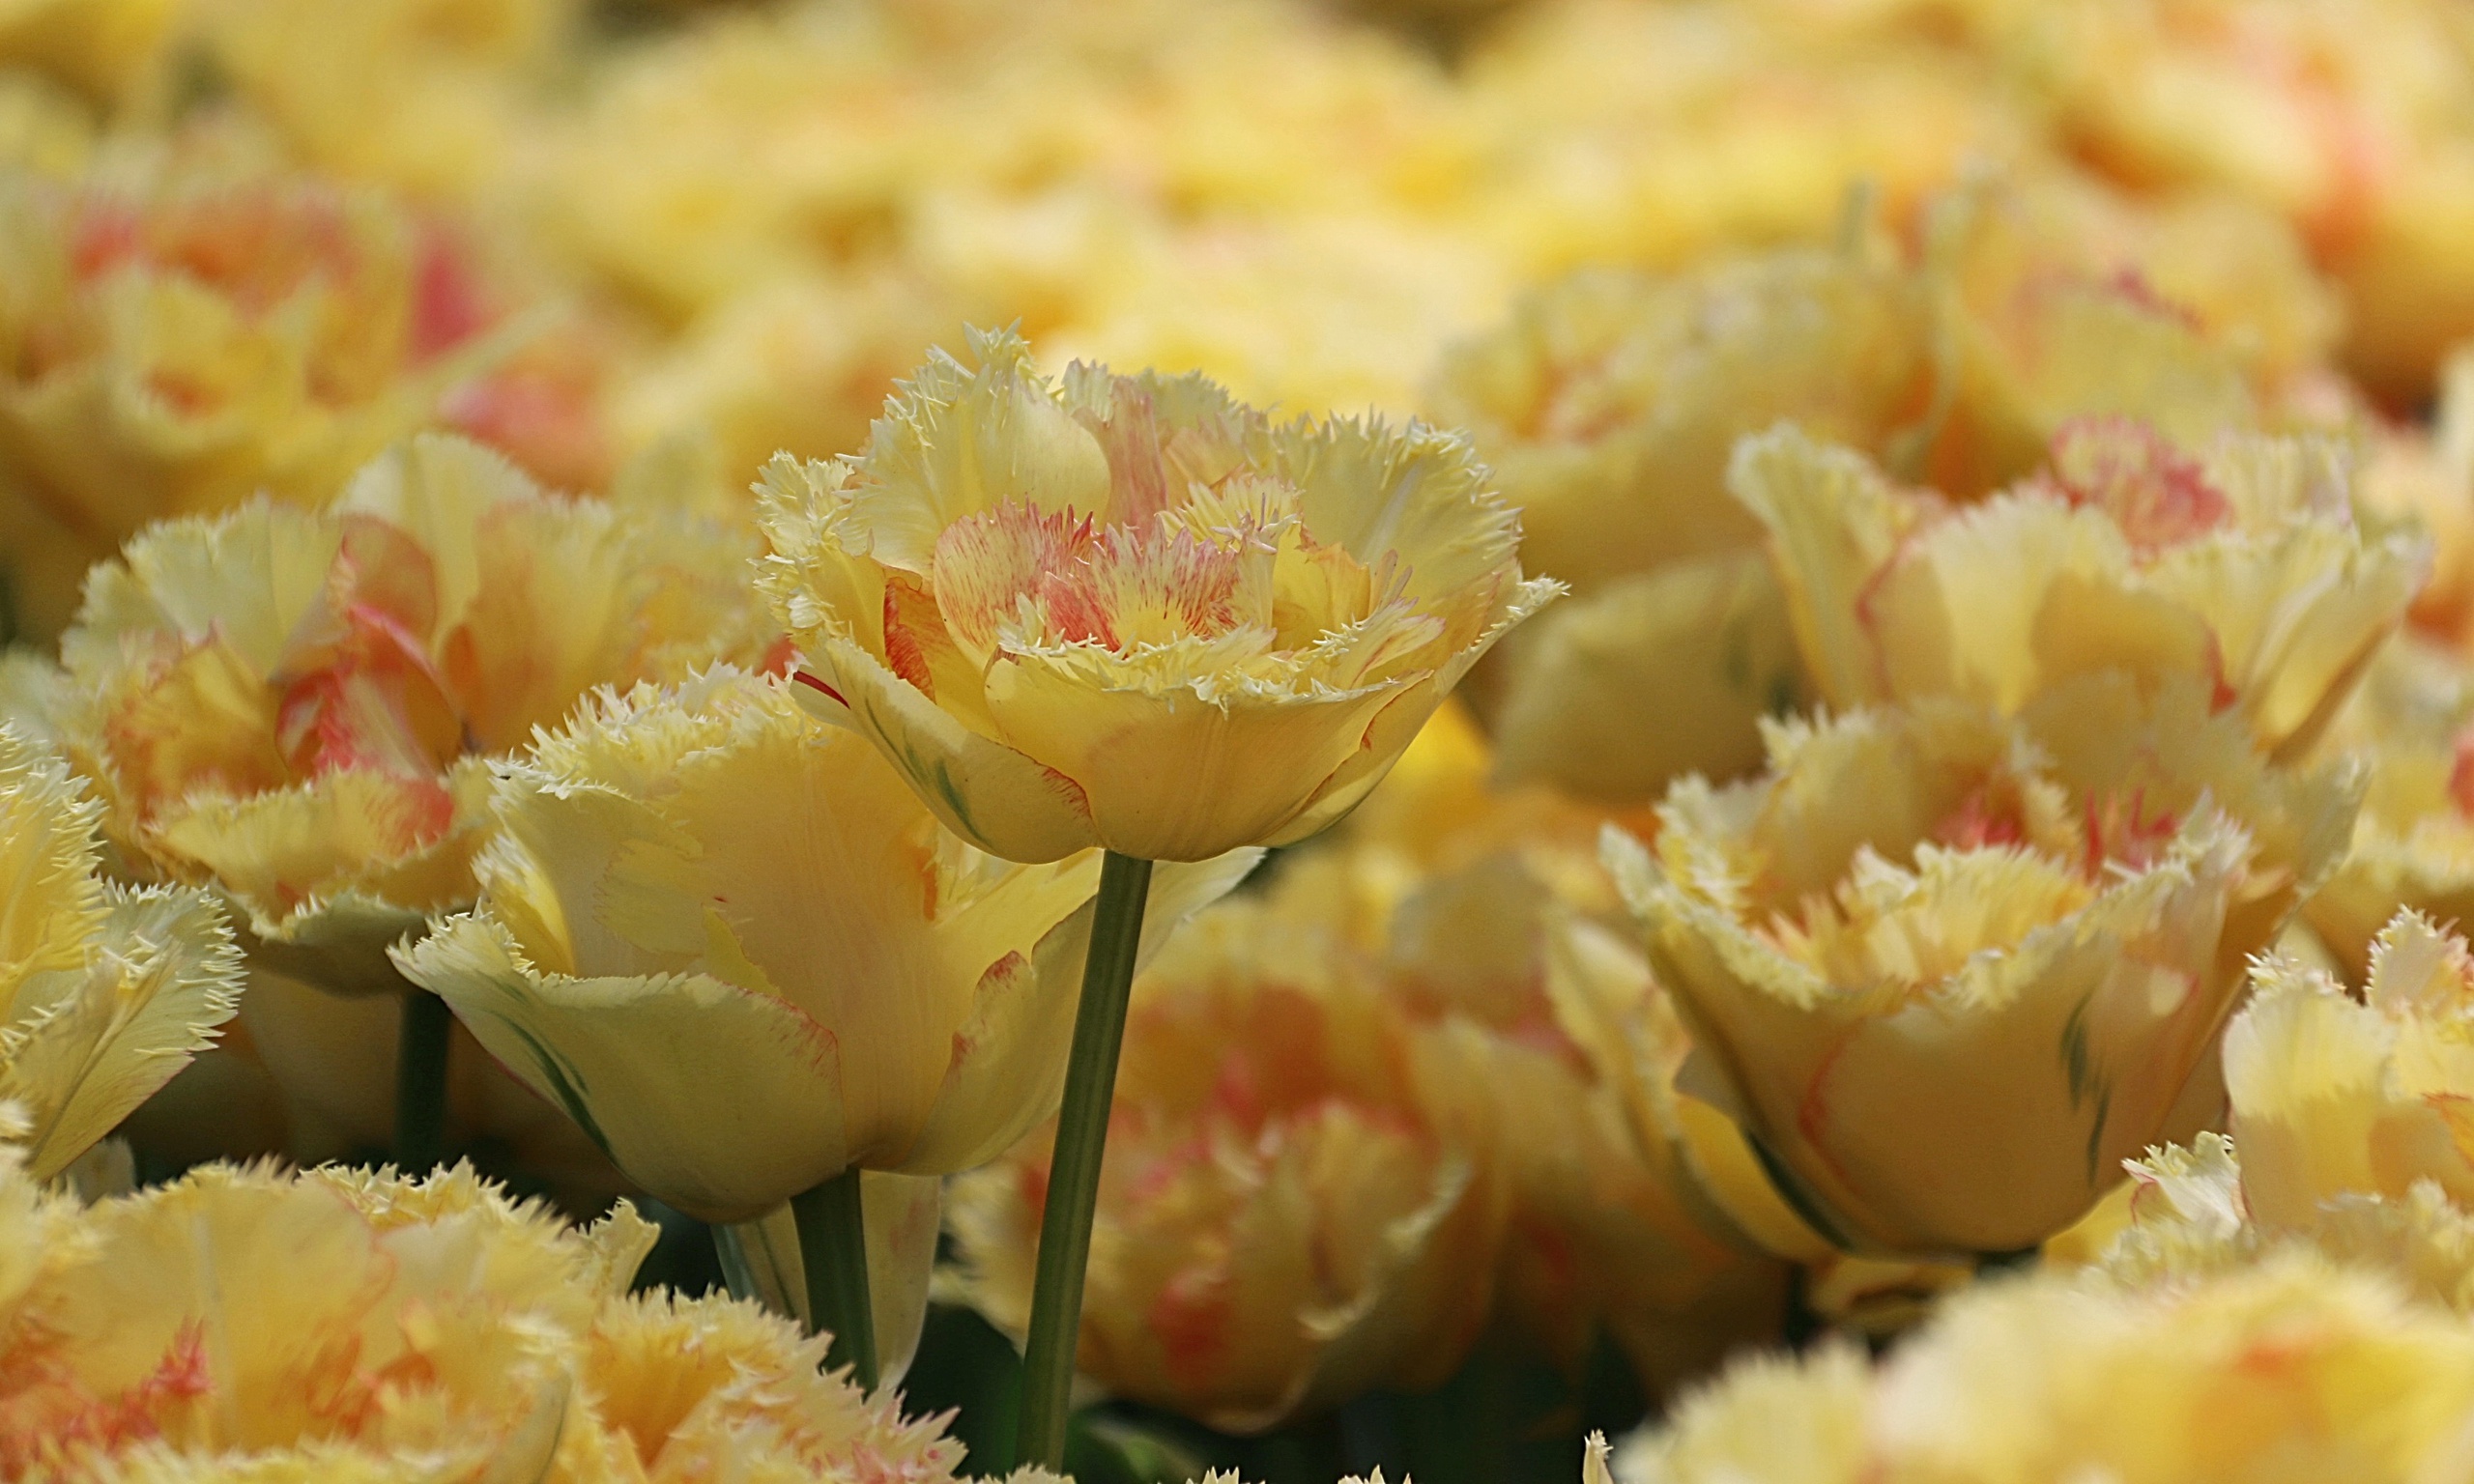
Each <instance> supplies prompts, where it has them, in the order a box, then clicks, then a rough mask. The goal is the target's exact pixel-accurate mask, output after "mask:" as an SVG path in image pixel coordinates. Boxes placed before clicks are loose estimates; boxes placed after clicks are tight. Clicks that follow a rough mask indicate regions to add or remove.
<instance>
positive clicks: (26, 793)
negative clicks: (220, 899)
mask: <svg viewBox="0 0 2474 1484" xmlns="http://www.w3.org/2000/svg"><path fill="white" fill-rule="evenodd" d="M101 812H102V811H101V805H100V804H98V803H96V802H95V801H94V800H93V799H92V798H90V797H89V796H88V795H87V792H86V790H85V788H84V786H83V785H82V783H80V782H79V781H77V780H74V779H72V777H71V776H70V773H69V770H68V768H67V766H66V765H65V764H64V763H62V762H61V761H60V760H59V759H58V758H56V757H54V756H49V755H48V754H46V753H45V752H43V750H42V749H40V748H38V747H36V746H35V745H34V744H32V743H30V742H28V741H27V740H25V739H24V738H23V737H21V736H19V735H18V734H17V733H16V732H15V731H14V730H11V729H9V728H0V872H5V876H6V879H7V881H8V883H9V886H8V892H9V897H8V902H7V911H6V913H5V914H0V1102H9V1103H14V1104H16V1105H17V1108H18V1111H19V1113H20V1115H21V1116H22V1117H23V1118H24V1119H25V1120H26V1121H27V1126H26V1127H22V1128H19V1129H16V1130H15V1131H14V1135H13V1137H14V1138H15V1139H16V1140H17V1141H18V1142H19V1143H20V1144H21V1145H22V1149H23V1157H24V1158H25V1160H26V1161H27V1163H28V1165H29V1167H30V1170H31V1173H32V1174H33V1176H34V1178H35V1179H37V1180H49V1179H51V1178H52V1177H53V1176H56V1175H58V1174H59V1173H60V1172H61V1171H62V1170H64V1169H66V1168H67V1167H68V1166H69V1165H70V1164H71V1163H72V1161H74V1160H75V1159H76V1158H77V1157H78V1156H80V1155H82V1154H84V1153H85V1152H86V1150H87V1149H88V1148H89V1147H90V1146H92V1145H93V1144H94V1143H95V1142H96V1141H97V1140H99V1139H101V1138H102V1137H103V1136H104V1135H105V1134H107V1133H109V1132H111V1130H112V1129H113V1127H116V1126H117V1125H118V1124H119V1123H120V1122H121V1120H122V1119H123V1118H126V1117H127V1116H128V1115H129V1112H130V1111H131V1110H133V1109H135V1108H136V1107H137V1106H138V1105H139V1104H140V1103H142V1102H144V1101H145V1100H146V1099H148V1098H150V1097H152V1096H154V1094H155V1093H156V1092H157V1091H158V1090H159V1089H160V1088H161V1087H162V1086H163V1084H164V1083H166V1082H168V1081H170V1080H171V1078H172V1076H173V1074H174V1073H175V1072H177V1071H179V1070H181V1069H182V1068H183V1067H185V1066H187V1065H188V1063H189V1060H190V1058H191V1057H192V1056H193V1055H194V1054H196V1053H197V1052H199V1051H203V1050H205V1049H206V1048H207V1047H209V1046H211V1045H212V1044H213V1043H214V1042H215V1038H216V1027H218V1026H220V1025H221V1024H222V1023H223V1022H224V1021H226V1020H227V1019H229V1018H230V1017H231V1014H232V1009H233V1003H234V999H235V996H236V994H237V991H238V990H239V987H240V978H241V955H240V950H239V949H238V948H237V947H236V946H235V945H234V944H233V941H232V929H231V928H230V927H229V926H228V925H227V924H226V922H225V920H224V916H223V913H222V911H221V909H220V908H219V907H218V906H217V905H216V902H215V901H214V900H213V899H211V898H210V897H208V896H207V895H206V894H205V893H203V892H199V891H195V890H192V889H189V888H186V887H130V886H123V885H120V884H118V883H115V882H110V881H106V880H105V879H103V878H102V876H101V866H102V846H101V842H100V841H99V840H98V839H97V838H96V828H95V826H96V820H97V817H98V816H99V815H100V814H101Z"/></svg>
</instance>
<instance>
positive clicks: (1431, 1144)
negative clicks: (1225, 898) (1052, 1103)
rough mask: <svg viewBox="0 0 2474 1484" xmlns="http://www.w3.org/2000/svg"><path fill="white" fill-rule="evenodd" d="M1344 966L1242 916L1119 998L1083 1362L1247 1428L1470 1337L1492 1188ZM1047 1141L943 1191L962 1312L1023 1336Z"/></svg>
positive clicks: (1483, 1285)
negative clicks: (973, 1310)
mask: <svg viewBox="0 0 2474 1484" xmlns="http://www.w3.org/2000/svg"><path fill="white" fill-rule="evenodd" d="M1415 1061H1416V1059H1415V1057H1414V1055H1413V1050H1412V1046H1411V1044H1410V1039H1409V1035H1408V1026H1407V1024H1406V1022H1405V1021H1404V1019H1403V1018H1402V1016H1401V1014H1400V1012H1399V1010H1398V1008H1397V1007H1396V1006H1395V1005H1394V1004H1393V1003H1392V1002H1391V1001H1389V1000H1388V999H1387V998H1385V996H1384V995H1383V994H1382V992H1381V990H1380V988H1379V985H1377V984H1376V983H1375V982H1374V981H1373V980H1372V978H1371V977H1370V976H1369V974H1368V973H1367V971H1366V966H1365V964H1364V962H1363V960H1361V959H1359V958H1357V957H1356V956H1352V955H1350V954H1349V953H1347V952H1346V950H1345V949H1344V948H1343V946H1342V940H1340V939H1338V937H1337V936H1336V935H1334V934H1332V933H1330V932H1328V931H1325V930H1321V929H1320V928H1319V927H1318V925H1316V924H1314V923H1312V922H1311V921H1310V920H1300V919H1299V918H1298V917H1296V916H1295V915H1292V914H1286V913H1278V912H1275V911H1274V910H1272V909H1269V908H1267V907H1265V906H1264V905H1263V904H1261V903H1260V902H1257V901H1252V900H1240V901H1232V902H1229V903H1226V904H1224V905H1223V906H1222V907H1220V908H1218V909H1216V910H1215V911H1213V912H1210V913H1207V914H1205V915H1204V916H1203V917H1202V918H1201V919H1200V920H1198V921H1197V922H1196V923H1195V924H1194V926H1193V927H1192V928H1188V929H1187V931H1186V932H1185V933H1184V934H1183V935H1182V936H1181V937H1179V938H1178V940H1177V941H1176V942H1175V943H1174V944H1172V945H1171V946H1170V948H1169V950H1168V951H1167V953H1166V954H1165V955H1164V956H1162V958H1161V960H1160V962H1159V963H1158V965H1157V966H1156V967H1155V968H1153V969H1152V971H1151V972H1150V973H1149V974H1147V975H1146V976H1144V977H1143V978H1142V979H1139V980H1137V981H1136V985H1135V991H1134V1005H1133V1009H1132V1012H1131V1013H1130V1014H1129V1016H1128V1018H1127V1022H1126V1040H1125V1055H1124V1060H1123V1062H1122V1063H1121V1064H1120V1066H1119V1070H1118V1076H1117V1090H1116V1102H1115V1108H1114V1112H1113V1113H1112V1115H1111V1124H1110V1129H1109V1143H1108V1162H1107V1163H1106V1164H1105V1165H1104V1166H1103V1167H1102V1170H1101V1179H1100V1203H1099V1213H1098V1219H1097V1224H1096V1226H1095V1228H1094V1231H1093V1234H1092V1240H1091V1261H1090V1270H1089V1278H1088V1285H1089V1286H1088V1288H1087V1289H1086V1291H1085V1298H1084V1300H1083V1306H1082V1327H1081V1333H1080V1353H1079V1354H1080V1369H1081V1371H1082V1373H1083V1374H1085V1375H1088V1376H1090V1377H1092V1378H1093V1379H1095V1380H1097V1381H1098V1382H1099V1383H1100V1384H1103V1385H1105V1386H1107V1387H1108V1388H1109V1389H1110V1390H1112V1391H1115V1392H1117V1393H1119V1394H1122V1395H1125V1396H1129V1397H1132V1398H1135V1399H1136V1400H1138V1401H1143V1402H1147V1403H1150V1404H1152V1405H1155V1406H1161V1407H1166V1408H1169V1409H1172V1410H1174V1411H1177V1412H1181V1413H1186V1414H1188V1415H1191V1416H1194V1417H1198V1418H1200V1419H1202V1420H1203V1421H1205V1422H1207V1423H1209V1424H1210V1425H1212V1426H1214V1427H1218V1428H1222V1429H1223V1430H1228V1431H1238V1432H1255V1431H1260V1430H1263V1429H1267V1428H1270V1427H1274V1426H1277V1425H1279V1424H1280V1422H1282V1421H1284V1420H1286V1419H1288V1418H1290V1417H1293V1416H1297V1415H1300V1414H1303V1413H1311V1412H1317V1411H1321V1410H1323V1409H1325V1408H1328V1407H1331V1406H1335V1405H1338V1403H1340V1402H1343V1401H1346V1400H1347V1399H1348V1398H1350V1397H1352V1396H1354V1395H1356V1394H1358V1393H1359V1392H1362V1391H1364V1390H1366V1389H1367V1388H1368V1387H1371V1386H1376V1385H1385V1384H1390V1385H1399V1386H1405V1387H1409V1388H1412V1389H1416V1388H1421V1387H1424V1386H1430V1385H1434V1384H1439V1383H1440V1382H1441V1381H1443V1380H1444V1379H1445V1378H1446V1377H1448V1376H1450V1375H1451V1374H1452V1372H1453V1370H1454V1369H1456V1368H1457V1367H1458V1365H1459V1363H1460V1361H1461V1359H1462V1358H1463V1357H1464V1356H1466V1355H1467V1354H1468V1351H1469V1347H1470V1345H1471V1344H1472V1342H1474V1341H1475V1340H1476V1339H1477V1337H1478V1334H1479V1331H1480V1329H1481V1328H1482V1327H1483V1326H1484V1324H1485V1322H1486V1318H1487V1310H1488V1303H1487V1299H1488V1295H1489V1292H1490V1290H1491V1287H1492V1281H1491V1280H1492V1273H1493V1271H1494V1268H1495V1265H1496V1262H1497V1242H1498V1240H1499V1238H1500V1236H1501V1233H1502V1230H1503V1222H1504V1215H1505V1195H1506V1192H1505V1187H1504V1186H1503V1184H1501V1182H1499V1181H1498V1180H1497V1179H1496V1178H1495V1177H1494V1175H1493V1174H1492V1172H1491V1171H1490V1170H1489V1169H1488V1168H1487V1167H1486V1165H1485V1163H1484V1161H1483V1158H1482V1152H1481V1151H1479V1150H1477V1149H1475V1148H1472V1147H1471V1146H1470V1145H1469V1144H1467V1143H1466V1142H1465V1141H1463V1140H1462V1139H1459V1138H1457V1137H1455V1136H1454V1130H1453V1128H1452V1127H1450V1124H1451V1120H1450V1117H1449V1115H1448V1114H1446V1113H1445V1112H1444V1110H1443V1109H1442V1108H1441V1106H1440V1105H1439V1104H1438V1103H1437V1102H1435V1101H1433V1100H1431V1097H1430V1095H1429V1094H1428V1093H1427V1092H1425V1091H1424V1090H1423V1089H1422V1087H1421V1082H1422V1079H1421V1077H1420V1076H1419V1075H1418V1072H1417V1070H1416V1067H1415ZM1049 1157H1050V1141H1049V1139H1048V1137H1047V1136H1046V1131H1045V1130H1043V1131H1042V1132H1041V1133H1038V1134H1034V1135H1033V1136H1032V1137H1031V1138H1029V1139H1026V1140H1025V1141H1023V1142H1022V1143H1021V1145H1019V1146H1017V1147H1016V1149H1015V1150H1014V1151H1013V1152H1012V1153H1011V1154H1010V1155H1009V1156H1007V1157H1006V1158H1005V1159H1004V1160H1003V1161H1001V1162H1000V1163H998V1164H996V1165H993V1166H992V1167H990V1168H988V1169H986V1170H982V1171H979V1172H978V1173H975V1174H972V1175H968V1176H965V1177H964V1178H963V1179H961V1180H959V1181H956V1182H955V1183H954V1184H953V1187H952V1190H951V1192H950V1195H949V1202H950V1206H951V1215H950V1222H951V1226H952V1229H953V1231H954V1234H955V1236H956V1238H957V1239H958V1240H959V1241H960V1242H961V1249H962V1257H963V1261H964V1275H965V1278H966V1282H967V1291H968V1293H969V1296H970V1299H971V1301H972V1302H973V1303H974V1304H976V1305H977V1306H978V1307H979V1309H980V1311H981V1312H982V1313H984V1314H986V1315H987V1316H988V1317H989V1318H990V1319H991V1320H992V1322H993V1323H995V1324H996V1325H997V1327H1000V1328H1003V1329H1007V1330H1010V1331H1012V1332H1015V1333H1020V1332H1021V1330H1022V1328H1023V1327H1024V1325H1025V1322H1026V1320H1027V1317H1028V1315H1029V1311H1030V1299H1031V1278H1032V1258H1033V1248H1034V1242H1033V1241H1032V1239H1033V1236H1034V1234H1035V1233H1036V1232H1037V1231H1038V1230H1039V1226H1040V1219H1041V1214H1042V1212H1043V1209H1044V1207H1045V1204H1046V1201H1047V1198H1048V1179H1049Z"/></svg>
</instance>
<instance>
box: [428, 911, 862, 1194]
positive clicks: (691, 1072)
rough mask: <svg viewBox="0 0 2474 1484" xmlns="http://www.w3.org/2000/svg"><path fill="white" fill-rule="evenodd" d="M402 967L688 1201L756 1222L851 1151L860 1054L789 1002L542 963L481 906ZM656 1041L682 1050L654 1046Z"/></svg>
mask: <svg viewBox="0 0 2474 1484" xmlns="http://www.w3.org/2000/svg"><path fill="white" fill-rule="evenodd" d="M396 964H397V966H398V967H399V968H401V969H402V970H403V971H404V974H405V976H406V977H407V978H409V979H411V980H413V981H414V982H415V983H416V984H418V985H422V986H423V987H425V988H427V989H430V990H431V991H433V992H435V993H437V994H438V995H440V996H441V997H442V998H444V999H445V1000H446V1002H447V1003H448V1004H449V1005H450V1006H453V1007H454V1009H455V1012H456V1014H457V1017H458V1018H460V1019H461V1020H463V1021H464V1023H465V1024H466V1025H467V1026H469V1027H470V1028H471V1029H472V1032H473V1034H474V1035H475V1037H476V1038H478V1039H479V1041H480V1042H481V1044H482V1045H484V1046H486V1047H488V1048H489V1050H490V1054H491V1055H493V1056H495V1057H497V1058H498V1059H499V1061H500V1062H501V1063H502V1064H503V1065H504V1066H505V1067H507V1068H508V1069H509V1070H512V1071H514V1072H515V1073H516V1074H517V1075H518V1076H519V1077H521V1078H522V1079H523V1080H524V1081H525V1082H526V1083H527V1084H528V1085H530V1086H532V1088H533V1089H534V1090H535V1091H537V1092H539V1093H540V1094H541V1095H542V1096H543V1097H544V1098H548V1099H552V1100H553V1101H555V1102H557V1103H558V1104H559V1105H560V1106H561V1107H562V1108H564V1109H565V1110H566V1111H567V1114H568V1116H570V1117H571V1118H573V1119H574V1120H575V1121H576V1122H577V1123H578V1124H579V1125H581V1126H582V1127H584V1129H585V1131H586V1132H587V1133H589V1134H590V1135H591V1136H592V1139H593V1142H594V1143H596V1144H598V1145H600V1146H601V1148H602V1150H603V1151H604V1152H605V1153H607V1154H608V1155H609V1156H610V1157H611V1159H612V1161H613V1162H615V1163H616V1164H617V1165H618V1166H619V1169H620V1170H622V1171H623V1172H625V1174H626V1175H627V1177H628V1178H629V1179H630V1180H633V1181H635V1182H636V1183H637V1184H641V1185H642V1186H643V1187H644V1188H645V1189H647V1190H648V1191H650V1192H652V1193H653V1194H654V1195H655V1196H656V1197H658V1198H659V1199H661V1200H663V1201H665V1202H668V1203H669V1204H671V1205H673V1206H676V1207H677V1208H678V1209H679V1210H681V1211H685V1212H688V1213H691V1214H694V1215H696V1216H698V1217H700V1218H702V1219H705V1220H712V1221H735V1220H745V1219H747V1218H749V1217H751V1216H754V1215H757V1214H759V1213H762V1212H764V1211H767V1210H770V1209H771V1208H772V1207H774V1206H776V1205H778V1204H780V1203H781V1202H783V1201H786V1200H788V1199H790V1198H791V1196H793V1195H796V1194H798V1193H799V1192H801V1191H804V1190H806V1189H808V1188H809V1187H810V1186H812V1185H815V1184H819V1183H820V1182H821V1181H823V1180H824V1179H825V1178H826V1177H827V1176H830V1175H835V1174H838V1173H840V1172H841V1171H842V1170H843V1169H844V1168H845V1167H847V1166H848V1164H849V1147H848V1144H847V1142H846V1140H845V1137H844V1134H843V1127H842V1118H841V1095H840V1083H841V1079H842V1067H843V1062H844V1059H845V1056H846V1054H847V1053H846V1051H845V1049H844V1048H843V1046H842V1045H841V1043H840V1042H838V1040H837V1039H836V1038H835V1036H834V1035H833V1033H832V1032H831V1031H830V1030H828V1029H827V1028H826V1027H825V1026H823V1025H821V1024H820V1023H818V1022H817V1021H816V1020H814V1019H812V1018H810V1017H809V1016H807V1015H806V1014H804V1013H801V1012H799V1011H798V1010H797V1009H795V1008H793V1007H791V1006H790V1005H788V1004H785V1003H784V1002H782V1001H780V1000H777V999H774V998H772V997H770V996H768V995H764V994H760V993H757V992H754V991H751V990H748V989H743V988H740V987H738V986H736V985H729V984H725V983H723V982H722V981H720V980H717V979H713V978H709V977H706V976H703V975H697V976H682V977H672V978H666V979H650V980H608V979H602V980H593V979H585V980H576V979H564V978H552V977H548V976H543V975H541V974H538V973H537V972H535V971H533V970H532V969H531V968H530V967H529V966H528V965H526V964H525V963H523V961H522V960H521V958H520V957H519V956H517V954H516V952H515V950H514V945H513V944H512V942H511V941H509V940H508V939H507V937H506V936H505V934H504V932H503V929H500V928H495V927H493V926H492V925H490V924H489V923H488V922H487V920H486V919H477V918H470V917H465V918H453V919H449V920H447V921H446V923H444V924H442V925H441V926H440V928H438V929H437V930H436V931H434V932H432V933H431V935H430V936H429V937H427V938H424V939H422V940H421V941H420V942H419V943H417V944H416V945H414V946H413V947H412V949H411V950H410V951H408V952H404V953H400V954H398V955H397V956H396ZM651 1044H657V1045H661V1046H665V1047H667V1048H669V1049H668V1051H667V1052H666V1053H665V1054H664V1055H662V1056H659V1057H647V1056H646V1055H644V1054H643V1052H644V1047H645V1046H647V1045H651Z"/></svg>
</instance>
